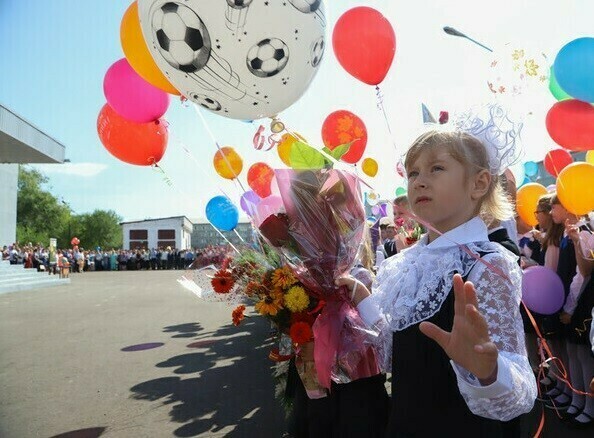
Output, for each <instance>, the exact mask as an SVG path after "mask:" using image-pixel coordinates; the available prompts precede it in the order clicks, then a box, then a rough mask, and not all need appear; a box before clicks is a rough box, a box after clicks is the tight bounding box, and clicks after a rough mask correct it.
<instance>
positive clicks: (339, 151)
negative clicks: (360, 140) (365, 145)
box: [330, 142, 353, 161]
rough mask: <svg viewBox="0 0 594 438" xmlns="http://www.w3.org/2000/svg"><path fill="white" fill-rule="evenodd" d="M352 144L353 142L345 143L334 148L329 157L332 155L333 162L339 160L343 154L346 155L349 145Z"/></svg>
mask: <svg viewBox="0 0 594 438" xmlns="http://www.w3.org/2000/svg"><path fill="white" fill-rule="evenodd" d="M352 144H353V142H351V143H345V144H341V145H340V146H336V147H335V148H334V149H333V150H332V151H331V152H330V155H332V157H333V158H334V159H335V160H337V161H338V160H340V159H341V158H342V157H343V155H344V154H346V153H347V152H348V151H349V149H350V148H351V145H352Z"/></svg>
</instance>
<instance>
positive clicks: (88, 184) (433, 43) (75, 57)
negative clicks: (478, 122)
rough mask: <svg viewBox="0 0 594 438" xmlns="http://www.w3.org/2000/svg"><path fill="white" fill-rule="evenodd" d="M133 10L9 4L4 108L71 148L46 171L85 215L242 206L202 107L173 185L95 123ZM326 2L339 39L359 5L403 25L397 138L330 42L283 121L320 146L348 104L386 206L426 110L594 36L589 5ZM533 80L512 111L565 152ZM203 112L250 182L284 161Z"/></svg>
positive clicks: (532, 133)
mask: <svg viewBox="0 0 594 438" xmlns="http://www.w3.org/2000/svg"><path fill="white" fill-rule="evenodd" d="M203 1H223V0H203ZM255 1H259V0H255ZM272 1H281V0H272ZM129 4H130V1H129V0H109V1H106V0H52V1H43V0H0V103H2V104H3V105H5V106H6V107H8V108H9V109H11V110H12V111H14V112H16V113H17V114H19V115H20V116H22V117H23V118H25V119H26V120H28V121H29V122H31V123H32V124H34V125H36V126H38V127H39V128H40V129H42V130H43V131H44V132H46V133H47V134H48V135H50V136H52V137H54V138H56V139H57V140H58V141H60V142H61V143H63V144H64V145H65V146H66V158H68V159H69V160H70V161H71V163H67V164H59V165H58V164H56V165H38V166H36V167H37V168H38V169H40V170H41V171H42V172H44V173H45V174H46V175H47V176H48V177H49V179H50V185H51V187H52V193H54V194H55V195H57V196H58V197H59V198H60V199H63V200H64V201H65V202H67V203H68V204H69V205H70V206H71V208H72V209H73V211H74V212H75V213H77V214H80V213H86V212H91V211H93V210H95V209H113V210H115V211H116V212H117V213H118V214H120V215H121V216H122V217H123V218H124V220H139V219H145V218H157V217H167V216H176V215H186V216H188V217H190V218H198V217H204V208H205V205H206V203H207V202H208V200H209V199H210V198H211V197H213V196H216V195H219V194H221V192H224V193H227V194H228V195H229V196H230V197H231V198H232V199H233V200H234V201H237V200H238V199H239V197H240V195H241V191H240V189H239V188H238V187H237V186H236V185H235V184H233V183H232V182H228V181H225V180H222V179H221V178H220V177H218V176H217V175H216V173H215V172H214V170H213V168H212V156H213V155H214V153H215V151H216V149H215V146H214V144H213V142H212V140H211V138H210V136H209V135H208V133H207V131H206V130H205V128H204V127H203V125H202V123H201V121H200V119H199V118H198V116H197V114H196V112H195V111H194V109H193V108H191V107H188V106H187V105H182V104H181V102H180V101H179V99H175V98H174V99H172V101H171V105H170V108H169V110H168V112H167V114H166V116H165V118H166V119H167V120H168V122H169V129H170V139H169V145H168V149H167V152H166V154H165V157H164V158H163V160H162V161H161V162H160V165H161V167H162V168H163V169H164V171H165V172H166V174H167V175H168V177H169V178H170V180H171V181H172V184H171V185H168V184H167V183H166V182H165V181H164V177H163V175H162V174H161V173H159V172H157V171H155V170H153V169H151V168H148V167H137V166H131V165H128V164H125V163H122V162H120V161H118V160H117V159H115V158H114V157H112V156H111V155H110V154H109V153H108V152H107V151H106V150H105V149H104V147H103V146H102V145H101V142H100V141H99V138H98V136H97V130H96V120H97V115H98V113H99V111H100V109H101V107H102V106H103V104H104V103H105V97H104V95H103V87H102V84H103V77H104V75H105V72H106V70H107V69H108V68H109V66H110V65H111V64H112V63H114V62H115V61H117V60H118V59H120V58H122V57H123V52H122V49H121V46H120V41H119V27H120V21H121V18H122V16H123V14H124V11H125V10H126V8H127V7H128V6H129ZM325 4H326V11H327V16H328V17H329V26H328V38H329V39H330V38H331V32H332V28H333V25H334V23H335V22H336V20H337V19H338V17H340V15H341V14H342V13H344V12H345V11H346V10H348V9H350V8H352V7H354V6H359V5H366V6H371V7H374V8H377V9H378V10H380V11H381V12H382V13H383V14H384V15H385V16H386V17H387V18H388V19H389V20H390V22H391V23H392V25H393V27H394V29H395V32H396V39H397V48H396V57H395V61H394V64H393V65H392V68H391V70H390V72H389V74H388V76H387V78H386V80H385V81H384V82H383V84H382V85H381V87H382V90H383V95H384V105H385V107H386V110H387V113H388V118H389V122H390V125H391V127H392V132H393V135H394V139H393V140H394V141H392V138H391V137H390V135H389V133H388V130H387V128H386V125H385V122H384V119H383V116H382V115H381V113H380V112H379V110H378V109H377V105H376V103H377V100H376V96H375V90H374V89H373V87H370V86H368V85H365V84H362V83H360V82H358V81H356V80H355V79H354V78H352V77H351V76H349V75H348V74H347V73H346V72H345V71H344V70H343V69H342V68H341V66H340V65H339V64H338V61H337V60H336V57H335V56H334V53H333V52H332V50H328V49H329V48H330V47H331V46H330V45H328V49H327V50H326V53H325V55H324V59H323V61H322V64H321V67H320V70H319V72H318V74H317V76H316V77H315V79H314V81H313V82H312V84H311V86H310V87H309V89H308V90H307V92H306V93H305V95H304V96H303V97H302V98H301V99H300V100H299V101H297V102H296V103H295V104H294V105H293V106H292V107H290V108H289V109H287V110H286V111H284V112H283V113H282V119H283V120H284V121H285V122H286V123H287V125H288V126H291V127H292V128H293V129H294V130H295V131H297V132H299V133H300V134H302V135H303V136H305V138H307V139H308V140H309V141H310V143H311V144H313V145H318V146H320V147H321V145H322V141H321V134H320V129H321V126H322V123H323V121H324V119H325V117H326V116H327V115H328V114H330V113H331V112H333V111H335V110H338V109H347V110H350V111H352V112H354V113H355V114H357V115H359V116H360V117H361V118H362V119H363V120H364V122H365V123H366V125H367V130H368V134H369V140H368V146H367V150H366V153H365V156H369V157H372V158H375V159H376V160H377V161H378V162H379V163H380V169H379V173H378V175H377V176H376V177H375V178H368V179H367V182H368V184H369V185H370V186H372V187H373V188H374V190H375V191H376V192H378V193H379V194H380V195H381V196H382V197H385V198H391V197H393V195H394V191H395V189H396V188H397V187H398V186H400V185H403V183H402V181H400V180H399V177H398V175H397V174H396V172H395V164H396V162H397V158H398V156H399V154H402V153H404V152H405V151H406V148H407V146H408V145H409V144H410V143H411V141H412V140H413V139H414V138H415V137H416V135H417V134H418V133H420V132H421V131H422V129H423V126H422V113H421V103H425V104H426V105H427V106H428V108H429V109H430V110H431V112H432V113H433V114H434V115H435V116H438V114H439V112H440V111H441V110H448V111H450V113H453V112H455V111H465V110H467V109H469V108H470V107H472V106H476V105H478V104H482V103H486V102H489V101H492V100H493V98H494V96H493V95H492V94H491V93H490V92H489V89H488V87H487V81H488V80H492V79H493V77H494V75H496V74H497V73H496V71H494V69H493V68H491V67H490V66H491V63H492V61H494V60H498V61H499V62H500V64H499V65H501V63H502V62H503V63H505V62H506V60H508V59H509V52H510V50H511V49H512V48H518V49H525V50H526V51H527V52H528V53H531V54H534V56H536V57H538V59H542V60H543V61H542V66H543V67H542V68H543V69H547V68H548V67H547V66H546V64H547V62H550V63H552V61H553V60H554V57H555V55H556V53H557V52H558V51H559V49H560V48H561V47H562V46H563V45H564V44H566V43H567V42H569V41H571V40H573V39H575V38H578V37H582V36H592V33H593V32H594V29H593V28H592V20H591V17H593V16H594V2H592V1H590V0H566V1H564V2H560V1H552V0H542V1H538V2H537V1H526V0H524V1H521V0H498V1H482V2H479V1H476V0H472V1H471V0H449V1H447V2H445V1H435V0H415V1H411V0H369V1H351V0H333V1H328V0H325ZM281 18H282V17H281ZM443 26H452V27H455V28H457V29H459V30H460V31H462V32H464V33H466V34H467V35H469V36H472V37H473V38H475V39H477V40H479V41H481V42H483V43H484V44H486V45H487V46H490V47H492V48H493V49H494V50H495V52H494V53H489V52H487V51H486V50H483V49H481V48H480V47H478V46H476V45H473V44H471V43H470V42H468V41H467V40H464V39H462V38H456V37H452V36H448V35H446V34H445V33H444V32H443V31H442V28H443ZM541 53H544V54H545V55H546V56H547V59H545V58H543V57H542V55H541ZM506 78H507V77H506ZM506 78H505V79H506ZM505 79H504V81H505ZM529 85H530V86H529V87H527V89H526V91H525V92H523V93H522V94H521V95H519V96H515V97H513V98H512V97H507V98H506V99H504V100H503V104H504V105H506V106H508V107H509V108H510V110H512V111H515V112H516V113H517V114H522V115H523V116H522V119H523V121H524V129H523V132H522V144H523V148H524V153H525V154H524V160H536V161H538V160H541V159H542V158H543V157H544V156H545V154H546V152H547V151H549V150H550V149H552V148H553V147H555V144H554V142H553V141H552V140H551V139H550V138H549V137H548V135H547V133H546V129H545V125H544V118H545V115H546V112H547V111H548V109H549V108H550V106H551V105H552V104H553V103H554V102H555V100H554V98H553V97H552V96H551V95H550V93H549V92H548V89H547V87H546V84H536V83H532V84H529ZM205 118H206V121H207V123H208V124H209V126H210V128H211V130H212V132H213V134H214V136H215V137H216V138H217V140H218V142H219V143H220V144H222V145H230V146H234V147H235V148H236V150H237V151H238V152H239V153H240V154H241V155H242V157H243V159H244V172H243V174H242V180H243V182H244V183H245V175H246V170H247V168H248V167H249V166H250V165H251V164H252V163H255V162H257V161H265V162H267V163H269V164H270V165H271V166H273V167H275V166H279V167H280V166H281V161H280V159H279V158H278V157H277V155H276V153H275V151H269V152H264V151H256V150H254V148H253V145H252V137H253V135H254V133H255V131H256V130H257V127H258V126H259V122H254V123H253V124H247V123H243V122H239V121H236V120H231V119H227V118H224V117H220V116H217V115H215V114H211V113H205ZM263 124H266V122H263ZM393 143H395V144H396V146H397V148H398V150H397V151H396V150H395V149H394V147H393ZM182 146H184V147H186V148H187V149H188V150H189V151H190V153H191V156H188V154H187V153H186V152H184V150H183V148H182Z"/></svg>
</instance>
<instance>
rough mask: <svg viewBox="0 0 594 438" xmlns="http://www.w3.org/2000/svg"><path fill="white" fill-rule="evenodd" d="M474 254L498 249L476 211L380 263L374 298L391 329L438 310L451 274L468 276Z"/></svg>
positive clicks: (415, 322) (406, 325)
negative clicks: (462, 222)
mask: <svg viewBox="0 0 594 438" xmlns="http://www.w3.org/2000/svg"><path fill="white" fill-rule="evenodd" d="M459 245H465V246H466V247H467V248H468V249H470V251H472V252H473V253H475V254H478V253H481V254H485V253H491V252H497V251H498V249H497V246H496V245H497V244H494V243H491V242H489V241H488V235H487V227H486V226H485V224H484V222H483V221H482V220H481V219H480V218H478V217H476V218H474V219H471V220H470V221H468V222H466V223H464V224H462V225H460V226H459V227H457V228H454V229H453V230H451V231H448V232H447V233H444V234H443V235H441V236H440V237H438V238H437V239H435V240H434V241H433V242H431V243H428V237H427V236H423V238H422V239H421V240H420V241H419V242H418V243H417V244H416V245H414V246H412V247H410V248H408V249H406V250H404V251H402V252H401V253H399V254H397V255H395V256H394V257H391V258H389V259H387V260H386V261H385V262H384V263H382V265H381V267H380V270H379V272H378V274H377V277H376V279H375V282H374V283H373V288H372V289H373V294H372V296H371V299H373V301H375V302H376V304H377V305H378V307H379V308H380V310H381V313H382V314H383V315H385V316H386V320H387V322H388V324H389V326H390V328H391V329H392V330H393V331H401V330H404V329H405V328H407V327H410V326H411V325H414V324H417V323H419V322H421V321H424V320H426V319H428V318H431V317H432V316H433V315H435V314H436V313H437V312H438V311H439V309H441V306H442V304H443V303H444V301H445V300H446V298H447V297H448V295H449V293H450V290H451V289H452V277H453V276H454V274H456V273H459V274H461V275H462V276H463V277H466V276H468V274H469V272H470V270H471V269H472V267H473V266H474V265H475V264H476V263H477V260H476V259H475V258H474V257H472V256H471V255H470V254H468V253H467V252H466V251H464V250H463V249H461V248H460V247H459Z"/></svg>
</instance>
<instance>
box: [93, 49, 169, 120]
mask: <svg viewBox="0 0 594 438" xmlns="http://www.w3.org/2000/svg"><path fill="white" fill-rule="evenodd" d="M103 92H104V93H105V98H106V99H107V102H108V103H109V105H110V106H111V107H112V108H113V109H114V110H115V111H116V112H117V113H118V114H119V115H120V116H122V117H123V118H125V119H128V120H130V121H131V122H136V123H148V122H152V121H154V120H157V119H159V118H160V117H161V116H162V115H163V114H165V112H166V111H167V108H168V107H169V95H168V94H167V93H166V92H164V91H162V90H160V89H159V88H156V87H154V86H152V85H151V84H149V83H148V82H146V81H145V80H144V79H142V78H141V77H140V76H139V75H138V73H136V72H135V71H134V69H133V68H132V67H130V64H128V61H127V60H126V58H122V59H120V60H119V61H116V62H115V63H114V64H113V65H112V66H111V67H109V69H108V70H107V73H105V78H104V79H103Z"/></svg>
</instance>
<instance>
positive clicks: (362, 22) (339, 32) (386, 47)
mask: <svg viewBox="0 0 594 438" xmlns="http://www.w3.org/2000/svg"><path fill="white" fill-rule="evenodd" d="M332 46H333V47H334V53H335V54H336V57H337V58H338V62H340V65H342V67H343V68H344V69H345V70H346V71H347V72H349V74H351V75H352V76H354V77H355V78H357V79H359V80H360V81H361V82H365V83H366V84H369V85H378V84H379V83H381V82H382V81H383V80H384V78H385V77H386V75H387V74H388V71H389V70H390V66H391V65H392V61H393V60H394V54H395V53H396V34H395V33H394V29H393V28H392V25H391V24H390V22H389V21H388V19H387V18H386V17H384V16H383V15H382V14H381V13H380V12H379V11H376V10H375V9H373V8H369V7H366V6H360V7H357V8H353V9H350V10H348V11H347V12H345V13H344V14H343V15H342V16H341V17H340V18H339V19H338V22H337V23H336V26H334V33H333V35H332Z"/></svg>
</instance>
